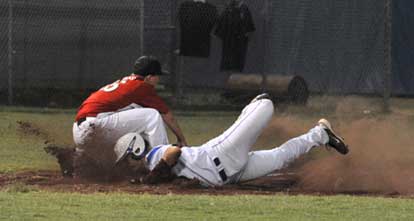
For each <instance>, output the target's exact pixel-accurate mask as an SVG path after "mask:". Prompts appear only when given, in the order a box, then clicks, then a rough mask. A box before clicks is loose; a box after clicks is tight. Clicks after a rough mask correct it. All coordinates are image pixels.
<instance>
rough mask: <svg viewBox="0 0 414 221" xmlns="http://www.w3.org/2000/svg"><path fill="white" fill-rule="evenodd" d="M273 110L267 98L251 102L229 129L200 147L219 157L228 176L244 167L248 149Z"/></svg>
mask: <svg viewBox="0 0 414 221" xmlns="http://www.w3.org/2000/svg"><path fill="white" fill-rule="evenodd" d="M273 109H274V107H273V103H272V101H271V100H269V99H267V98H263V99H256V100H254V101H252V102H251V103H250V104H248V105H247V106H246V107H245V108H244V109H243V111H242V113H241V115H240V116H239V118H238V119H237V120H236V122H234V124H233V125H232V126H231V127H230V128H228V129H227V130H226V131H225V132H224V133H223V134H221V135H220V136H218V137H216V138H214V139H212V140H210V141H209V142H207V143H206V144H203V145H202V147H206V148H208V149H210V150H211V151H212V152H213V153H214V154H215V155H216V156H219V158H220V161H221V163H222V164H223V166H224V168H225V169H226V173H227V175H228V176H232V175H233V174H235V173H237V172H239V171H240V169H242V168H243V167H244V165H245V164H246V162H247V159H248V153H249V151H250V148H251V146H252V145H253V144H254V143H255V142H256V139H257V137H258V136H259V135H260V133H261V132H262V130H263V128H264V127H265V126H266V125H267V123H268V122H269V120H270V119H271V117H272V115H273Z"/></svg>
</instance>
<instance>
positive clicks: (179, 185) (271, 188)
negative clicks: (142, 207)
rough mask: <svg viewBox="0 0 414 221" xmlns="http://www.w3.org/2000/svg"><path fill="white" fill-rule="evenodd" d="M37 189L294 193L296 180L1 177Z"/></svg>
mask: <svg viewBox="0 0 414 221" xmlns="http://www.w3.org/2000/svg"><path fill="white" fill-rule="evenodd" d="M17 183H19V184H25V185H30V186H36V187H37V188H39V189H42V190H49V191H50V190H51V191H62V192H80V193H95V192H105V193H106V192H127V193H151V194H170V193H175V194H208V195H234V194H274V193H275V192H292V190H291V189H290V188H291V187H293V185H294V184H295V183H296V178H295V176H293V175H290V174H274V175H273V176H268V177H264V178H262V179H258V180H255V181H254V182H248V183H245V184H242V185H228V186H225V187H220V188H205V187H202V186H200V185H198V184H194V183H191V182H187V183H183V182H178V181H176V182H173V183H169V184H160V185H143V184H131V183H130V182H129V181H128V180H123V181H111V182H91V181H89V180H85V179H79V178H68V177H63V176H62V175H61V172H60V171H27V172H22V173H17V174H2V175H0V189H2V188H7V186H9V185H13V184H17Z"/></svg>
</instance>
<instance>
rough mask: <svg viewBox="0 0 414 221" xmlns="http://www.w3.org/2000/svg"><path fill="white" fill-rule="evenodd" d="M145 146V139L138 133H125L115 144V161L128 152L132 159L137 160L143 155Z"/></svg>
mask: <svg viewBox="0 0 414 221" xmlns="http://www.w3.org/2000/svg"><path fill="white" fill-rule="evenodd" d="M146 148H147V147H146V145H145V141H144V139H143V138H142V137H141V135H140V134H139V133H127V134H125V135H124V136H122V137H121V138H119V139H118V141H117V142H116V144H115V148H114V151H115V154H116V161H115V163H118V162H119V161H121V160H123V159H124V158H125V157H126V156H128V154H132V157H133V158H134V159H137V160H139V159H141V158H142V157H144V156H145V153H146Z"/></svg>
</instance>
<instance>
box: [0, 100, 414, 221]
mask: <svg viewBox="0 0 414 221" xmlns="http://www.w3.org/2000/svg"><path fill="white" fill-rule="evenodd" d="M358 102H359V101H358ZM395 102H396V103H395V104H394V105H395V107H396V109H395V111H396V112H398V113H403V114H405V115H407V116H409V120H410V121H411V122H414V121H413V116H414V115H413V113H414V111H412V110H414V105H413V103H414V102H412V101H411V100H410V101H409V102H406V101H405V100H404V101H402V102H401V101H395ZM310 108H311V112H312V113H309V110H301V109H300V108H297V107H291V108H288V109H287V110H288V111H289V112H290V113H292V116H293V117H295V118H298V119H302V120H303V122H304V123H303V125H305V126H308V125H311V124H312V122H314V120H315V119H317V118H318V117H319V115H320V114H325V116H326V115H328V116H329V117H331V118H334V119H335V118H338V108H336V109H335V108H334V109H335V110H333V111H332V110H329V108H323V109H319V108H320V107H315V106H311V107H310ZM361 110H362V111H363V110H365V109H364V108H361ZM341 111H342V113H346V111H348V110H347V109H342V110H341ZM354 113H355V112H354ZM74 114H75V110H73V109H70V110H62V109H42V108H24V107H1V108H0V173H12V174H13V173H16V172H19V171H23V170H39V169H56V170H58V165H57V163H56V162H55V159H54V158H52V157H50V156H48V155H47V154H45V153H44V151H43V149H42V148H43V146H45V145H44V142H45V140H49V141H50V142H53V143H56V144H60V145H71V144H72V135H71V128H72V121H73V117H74ZM237 114H238V113H237V112H182V113H180V112H178V119H179V121H180V123H181V126H182V128H183V131H184V132H185V133H186V135H187V137H188V141H189V143H191V144H200V143H202V142H204V141H206V140H208V139H209V138H211V137H213V136H215V135H218V134H220V133H221V132H222V131H223V130H224V129H225V128H227V126H228V125H230V124H231V122H233V121H234V120H235V119H236V117H237ZM279 114H280V115H286V112H284V113H279ZM344 117H349V118H354V117H355V118H358V117H360V116H359V115H358V116H354V115H346V116H344ZM18 122H30V123H31V124H32V125H35V127H36V128H40V130H39V131H32V133H27V132H26V133H24V132H22V131H21V129H20V128H21V123H18ZM201 125H202V126H201ZM407 133H409V131H408V132H407ZM262 143H266V142H265V141H262ZM74 219H79V220H98V219H99V220H115V219H116V220H144V219H152V220H167V219H168V220H182V219H187V220H223V219H224V220H414V200H413V199H412V198H411V197H403V198H383V197H361V196H347V195H337V196H310V195H298V196H292V195H286V194H275V195H270V196H269V195H267V196H261V195H235V196H207V195H175V194H168V195H148V194H133V195H130V194H126V193H121V192H114V193H106V194H103V193H93V194H80V193H66V192H65V193H64V192H51V191H44V190H40V189H38V188H37V187H36V186H27V185H24V184H13V185H9V186H6V187H4V188H3V189H1V190H0V220H74Z"/></svg>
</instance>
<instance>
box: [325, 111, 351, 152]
mask: <svg viewBox="0 0 414 221" xmlns="http://www.w3.org/2000/svg"><path fill="white" fill-rule="evenodd" d="M318 124H319V125H320V126H322V127H323V128H324V129H325V131H326V133H327V134H328V136H329V141H328V143H327V144H326V145H329V146H330V147H332V148H334V149H335V150H336V151H338V152H339V153H341V154H347V153H348V152H349V149H348V145H346V144H345V141H344V139H343V138H342V137H340V136H338V135H337V134H336V133H335V132H334V130H333V129H332V126H331V123H329V121H328V120H326V119H324V118H322V119H320V120H319V121H318Z"/></svg>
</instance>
